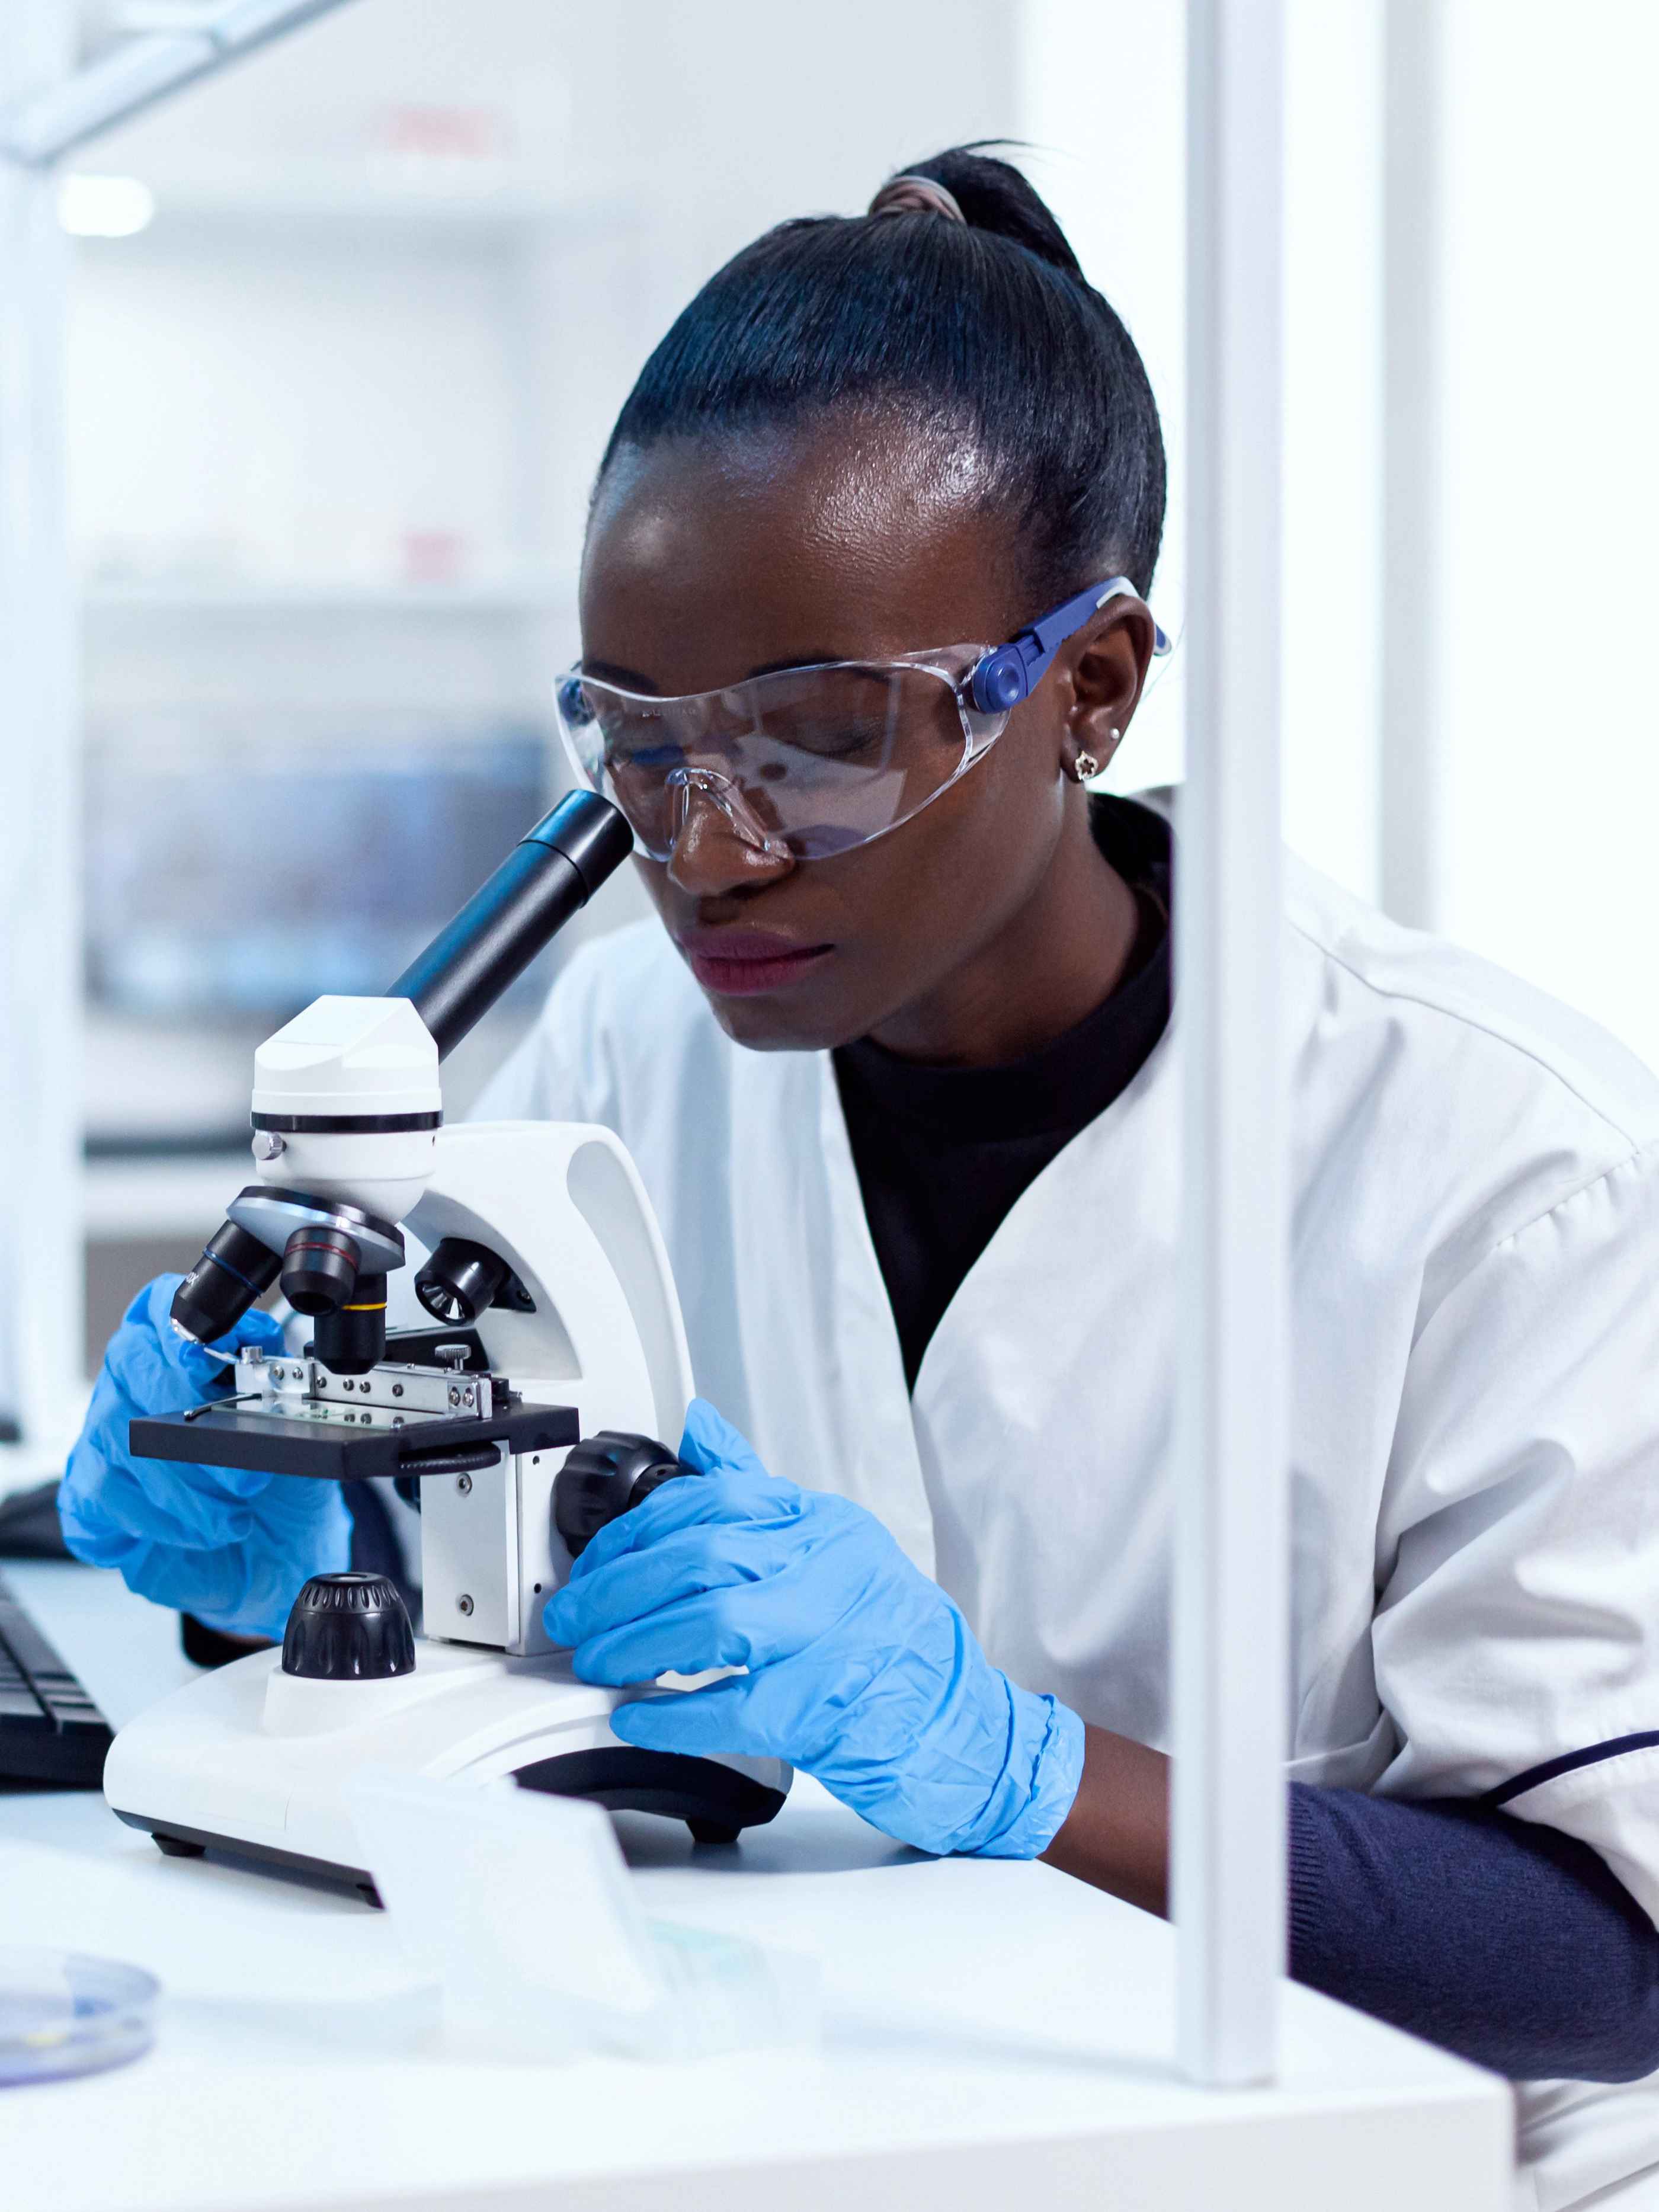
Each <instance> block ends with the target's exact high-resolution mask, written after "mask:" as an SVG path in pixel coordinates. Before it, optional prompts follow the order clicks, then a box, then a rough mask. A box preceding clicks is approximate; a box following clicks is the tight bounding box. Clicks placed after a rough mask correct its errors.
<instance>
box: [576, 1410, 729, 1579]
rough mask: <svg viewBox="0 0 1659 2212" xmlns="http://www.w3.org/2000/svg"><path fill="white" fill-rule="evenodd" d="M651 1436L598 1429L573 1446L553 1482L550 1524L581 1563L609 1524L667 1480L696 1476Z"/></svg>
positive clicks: (619, 1430) (659, 1487)
mask: <svg viewBox="0 0 1659 2212" xmlns="http://www.w3.org/2000/svg"><path fill="white" fill-rule="evenodd" d="M696 1472H697V1470H696V1468H694V1467H688V1466H687V1465H686V1463H685V1462H684V1460H683V1459H676V1458H675V1456H674V1455H673V1453H672V1452H671V1451H670V1450H669V1449H668V1447H667V1445H666V1444H659V1443H658V1442H657V1440H656V1438H655V1437H635V1436H630V1435H629V1434H628V1433H627V1432H626V1431H624V1430H622V1429H600V1430H599V1431H598V1432H597V1433H596V1434H595V1435H593V1436H591V1437H583V1438H582V1440H581V1442H580V1443H579V1444H574V1445H573V1446H572V1448H571V1449H570V1451H569V1453H568V1455H567V1456H566V1459H565V1462H564V1465H563V1466H562V1468H560V1469H559V1472H558V1474H557V1476H556V1479H555V1481H554V1484H553V1526H554V1527H555V1528H556V1529H557V1530H558V1532H559V1534H560V1535H561V1536H562V1537H563V1539H564V1541H565V1547H566V1548H567V1550H568V1552H569V1553H570V1556H571V1558H572V1559H580V1557H581V1555H582V1553H584V1552H585V1551H586V1549H587V1547H588V1546H589V1544H591V1543H592V1541H593V1539H594V1537H595V1536H597V1535H598V1534H599V1531H600V1529H601V1528H604V1527H605V1523H606V1522H607V1521H614V1520H616V1519H617V1516H618V1515H619V1514H623V1513H626V1512H628V1511H629V1510H631V1508H633V1507H634V1506H635V1505H638V1504H641V1502H642V1501H643V1500H644V1499H646V1498H649V1497H650V1495H651V1493H652V1492H653V1490H660V1489H661V1487H662V1486H663V1484H664V1483H665V1482H672V1481H673V1480H675V1479H676V1477H677V1476H679V1475H682V1474H696Z"/></svg>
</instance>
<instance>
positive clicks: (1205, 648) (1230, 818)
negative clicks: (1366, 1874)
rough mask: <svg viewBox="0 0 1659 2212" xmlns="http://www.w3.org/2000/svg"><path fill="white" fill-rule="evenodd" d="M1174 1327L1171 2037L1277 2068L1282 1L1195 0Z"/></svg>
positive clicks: (1283, 1594)
mask: <svg viewBox="0 0 1659 2212" xmlns="http://www.w3.org/2000/svg"><path fill="white" fill-rule="evenodd" d="M1187 47H1188V121H1187V177H1188V215H1187V224H1188V279H1187V282H1188V341H1187V346H1188V350H1187V362H1188V369H1187V374H1188V476H1189V486H1190V489H1189V493H1188V501H1189V503H1188V574H1189V577H1190V586H1189V590H1188V647H1187V650H1188V694H1187V696H1188V718H1187V778H1188V781H1187V791H1186V796H1185V801H1184V804H1183V810H1182V817H1181V830H1182V834H1181V843H1180V848H1179V855H1178V866H1179V876H1178V879H1177V890H1178V899H1177V909H1176V911H1177V925H1176V926H1177V939H1176V952H1177V959H1178V978H1179V980H1178V987H1177V1003H1178V1008H1179V1012H1178V1016H1177V1018H1178V1021H1179V1023H1180V1027H1181V1031H1182V1035H1183V1036H1184V1039H1185V1044H1184V1050H1185V1054H1186V1063H1187V1078H1186V1080H1187V1096H1186V1121H1185V1155H1184V1157H1185V1182H1186V1215H1185V1222H1184V1226H1183V1232H1182V1262H1183V1268H1184V1289H1185V1304H1184V1331H1183V1351H1182V1362H1183V1364H1182V1374H1181V1376H1180V1388H1181V1396H1180V1414H1179V1422H1178V1434H1177V1448H1176V1449H1177V1484H1176V1566H1175V1607H1174V1613H1175V1622H1174V1642H1175V1650H1174V1668H1173V1677H1174V1702H1175V1729H1174V1741H1175V1760H1176V1771H1175V1790H1174V1810H1173V1838H1172V1858H1173V1868H1172V1885H1173V1905H1174V1915H1175V1919H1176V1926H1177V1930H1178V1936H1179V1957H1180V1967H1179V1972H1180V1986H1179V2003H1178V2038H1179V2054H1178V2055H1179V2057H1180V2062H1181V2064H1182V2068H1183V2069H1184V2070H1185V2071H1186V2072H1187V2073H1188V2074H1189V2075H1191V2076H1192V2077H1193V2078H1194V2080H1196V2081H1202V2082H1206V2083H1211V2084H1214V2085H1217V2086H1221V2085H1225V2084H1240V2083H1245V2082H1254V2081H1267V2080H1268V2079H1270V2078H1271V2076H1272V2074H1273V2066H1274V2055H1275V2054H1274V2044H1275V2015H1276V2006H1277V1996H1278V1982H1279V1976H1280V1975H1281V1973H1282V1972H1283V1970H1284V1958H1285V1779H1284V1757H1285V1707H1286V1701H1287V1689H1286V1645H1287V1633H1288V1632H1287V1620H1286V1611H1287V1602H1288V1593H1287V1583H1286V1571H1285V1552H1286V1538H1285V1340H1286V1334H1287V1330H1286V1325H1285V1245H1286V1226H1285V1173H1284V1165H1283V1152H1284V1143H1285V1131H1284V1118H1285V1117H1284V1106H1283V1102H1282V1099H1281V1096H1280V1092H1281V1084H1282V1076H1281V1067H1280V1058H1279V1023H1278V1000H1279V937H1280V931H1281V927H1282V923H1281V920H1280V908H1279V589H1280V576H1279V382H1280V366H1279V355H1280V291H1281V283H1280V264H1281V254H1282V224H1281V200H1282V155H1283V149H1282V130H1281V108H1282V77H1283V50H1284V38H1283V6H1282V0H1188V40H1187Z"/></svg>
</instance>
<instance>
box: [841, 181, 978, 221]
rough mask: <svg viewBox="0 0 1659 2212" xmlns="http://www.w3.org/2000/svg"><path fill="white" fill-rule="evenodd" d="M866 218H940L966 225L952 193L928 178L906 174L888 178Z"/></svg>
mask: <svg viewBox="0 0 1659 2212" xmlns="http://www.w3.org/2000/svg"><path fill="white" fill-rule="evenodd" d="M865 213H866V215H942V216H944V217H945V221H946V222H960V223H965V222H967V220H968V218H967V216H965V215H963V211H962V210H961V208H960V207H959V206H958V205H957V196H956V194H955V193H954V192H947V191H945V187H944V185H939V184H935V183H934V181H933V179H932V178H931V177H918V176H913V175H911V174H909V173H908V172H907V173H905V174H904V175H902V176H898V177H889V179H887V182H886V183H885V184H884V185H883V186H882V188H881V190H880V191H878V193H877V194H876V197H874V199H872V201H871V203H870V204H869V206H868V207H867V208H866V210H865Z"/></svg>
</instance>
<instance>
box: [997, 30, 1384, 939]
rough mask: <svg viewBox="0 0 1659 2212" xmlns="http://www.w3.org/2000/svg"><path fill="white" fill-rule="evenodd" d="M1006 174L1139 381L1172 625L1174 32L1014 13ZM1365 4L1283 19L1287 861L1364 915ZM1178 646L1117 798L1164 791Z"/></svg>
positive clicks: (1374, 456) (1372, 81)
mask: <svg viewBox="0 0 1659 2212" xmlns="http://www.w3.org/2000/svg"><path fill="white" fill-rule="evenodd" d="M1024 21H1025V29H1024V40H1023V43H1022V50H1021V122H1020V133H1021V135H1022V136H1023V137H1026V138H1029V139H1030V140H1031V141H1033V142H1034V147H1035V150H1034V151H1033V152H1032V153H1030V154H1028V155H1024V156H1022V159H1023V160H1024V161H1025V164H1026V166H1027V167H1028V168H1029V169H1030V173H1031V176H1032V178H1033V179H1034V180H1035V181H1036V183H1037V185H1039V188H1040V189H1041V190H1042V191H1043V192H1044V194H1045V195H1046V196H1047V197H1048V200H1049V202H1050V204H1051V205H1052V206H1053V207H1054V211H1055V213H1056V214H1057V215H1058V216H1060V221H1061V222H1062V223H1063V224H1064V226H1065V228H1066V232H1067V234H1068V235H1069V237H1070V238H1071V240H1072V242H1073V246H1075V247H1076V249H1077V252H1078V256H1079V259H1080V260H1081V261H1082V263H1083V265H1084V268H1085V271H1086V272H1087V273H1088V275H1089V276H1090V278H1091V281H1092V282H1093V283H1095V284H1097V286H1098V287H1099V289H1101V290H1102V291H1103V292H1104V293H1105V294H1106V295H1107V297H1108V298H1109V300H1110V301H1111V302H1112V304H1113V306H1114V307H1115V308H1116V309H1117V311H1118V313H1120V314H1121V316H1122V317H1123V319H1124V321H1125V322H1126V323H1127V325H1128V327H1129V330H1130V332H1131V334H1132V336H1133V337H1134V339H1135V342H1136V343H1137V345H1138V346H1139V349H1140V351H1141V355H1142V357H1143V358H1144V360H1145V361H1146V366H1147V369H1148V373H1149V374H1150V375H1151V377H1152V388H1153V391H1154V392H1155V393H1156V395H1157V398H1158V406H1159V410H1160V411H1161V413H1162V415H1163V418H1164V439H1165V442H1166V445H1167V447H1168V448H1169V453H1170V520H1169V527H1168V531H1167V533H1166V536H1165V540H1164V558H1163V560H1162V562H1160V564H1159V570H1158V581H1157V588H1156V590H1155V592H1154V593H1153V605H1154V607H1155V609H1156V611H1157V612H1158V615H1159V617H1160V618H1161V620H1162V621H1163V623H1164V626H1165V628H1166V629H1170V630H1171V631H1172V632H1173V633H1174V634H1175V635H1176V638H1177V641H1178V640H1179V635H1180V629H1181V625H1182V619H1183V617H1184V611H1185V557H1184V543H1183V541H1184V535H1185V517H1184V514H1183V513H1182V506H1183V501H1184V499H1185V479H1184V473H1183V467H1182V461H1183V455H1184V451H1185V446H1186V435H1185V422H1184V419H1183V417H1184V410H1185V405H1186V394H1185V377H1184V367H1185V364H1184V349H1185V343H1186V337H1185V313H1184V287H1185V279H1186V272H1185V259H1186V246H1185V221H1186V216H1185V206H1184V184H1183V179H1184V163H1185V155H1184V132H1185V112H1186V110H1185V85H1184V70H1185V57H1184V41H1183V11H1182V9H1181V8H1179V7H1178V6H1176V5H1173V4H1172V5H1169V6H1148V5H1146V0H1026V4H1025V11H1024ZM1381 33H1382V0H1343V4H1341V5H1340V6H1332V5H1331V4H1330V0H1290V5H1289V11H1288V33H1287V82H1286V94H1285V105H1286V116H1285V135H1286V160H1287V177H1286V201H1287V220H1286V230H1285V293H1286V319H1285V574H1284V586H1285V599H1284V623H1285V695H1284V708H1285V728H1284V809H1285V834H1286V836H1287V837H1288V838H1289V840H1290V842H1291V844H1292V845H1293V846H1295V847H1296V848H1297V849H1298V850H1299V851H1301V852H1302V853H1304V854H1305V855H1306V856H1307V857H1308V858H1310V860H1314V861H1315V862H1316V864H1317V865H1318V866H1321V867H1322V868H1324V869H1325V870H1327V871H1328V872H1329V873H1330V874H1332V875H1334V876H1335V877H1336V878H1338V879H1339V880H1340V881H1341V882H1343V883H1345V884H1347V885H1348V886H1349V887H1350V888H1351V889H1352V890H1356V891H1358V893H1359V894H1360V895H1361V896H1374V895H1375V891H1376V878H1377V793H1376V713H1377V681H1378V671H1377V638H1378V606H1377V593H1378V590H1379V576H1378V562H1379V558H1380V542H1381V541H1380V535H1379V515H1378V508H1377V498H1378V491H1379V486H1380V477H1379V471H1380V466H1381V449H1380V419H1379V409H1380V405H1381V385H1380V362H1379V359H1378V348H1379V345H1380V316H1381V289H1380V288H1381V231H1380V223H1381V199H1380V193H1381V179H1382V172H1381V163H1382V138H1381V119H1380V111H1379V109H1378V106H1377V83H1378V73H1379V70H1380V66H1381ZM1183 711H1184V692H1183V684H1182V669H1181V655H1180V651H1179V644H1178V642H1177V650H1176V654H1175V656H1174V659H1173V660H1172V662H1171V663H1170V665H1169V666H1168V667H1167V669H1165V670H1163V671H1159V672H1158V674H1157V675H1156V677H1155V678H1154V684H1153V688H1152V690H1151V691H1150V692H1149V694H1148V696H1147V698H1146V703H1145V704H1144V706H1143V707H1142V708H1141V711H1140V714H1139V715H1138V716H1137V718H1136V721H1135V726H1134V728H1133V731H1132V732H1131V734H1130V738H1129V740H1128V742H1127V744H1126V745H1125V747H1124V750H1123V751H1122V752H1121V754H1120V755H1119V757H1118V758H1119V767H1118V769H1117V772H1116V774H1115V777H1114V779H1113V781H1115V783H1116V784H1118V785H1119V786H1120V787H1123V788H1126V789H1133V788H1134V787H1137V786H1141V785H1146V784H1152V783H1160V782H1165V781H1171V780H1173V779H1175V778H1176V777H1177V776H1178V775H1180V773H1181V763H1182V728H1181V724H1182V713H1183Z"/></svg>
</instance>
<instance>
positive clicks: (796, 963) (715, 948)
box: [680, 929, 836, 999]
mask: <svg viewBox="0 0 1659 2212" xmlns="http://www.w3.org/2000/svg"><path fill="white" fill-rule="evenodd" d="M835 949H836V948H835V946H834V945H797V944H795V943H793V941H792V940H791V939H788V938H787V937H775V936H773V935H772V934H771V933H769V932H768V931H763V930H750V929H729V930H728V929H710V930H700V931H696V932H695V933H690V934H689V935H687V936H685V937H683V938H682V939H680V950H681V951H683V952H684V955H685V957H686V959H687V960H688V961H689V962H690V967H691V973H692V974H693V975H695V976H696V979H697V981H698V982H699V983H701V984H702V987H703V989H704V990H705V991H714V992H717V993H718V994H720V997H721V998H726V999H746V998H749V997H750V996H752V995H753V994H754V993H756V992H757V991H775V990H779V989H781V987H783V986H784V985H785V984H787V983H793V981H795V979H796V977H797V976H799V975H805V973H806V970H807V969H809V968H814V967H816V966H817V964H818V963H819V962H820V961H822V960H827V959H828V958H829V955H830V954H831V953H832V952H833V951H835Z"/></svg>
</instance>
